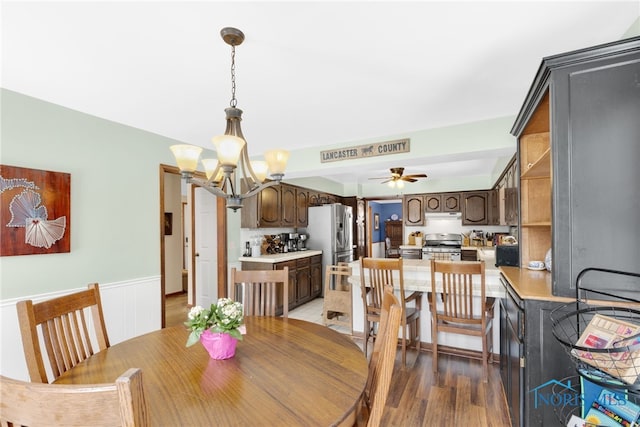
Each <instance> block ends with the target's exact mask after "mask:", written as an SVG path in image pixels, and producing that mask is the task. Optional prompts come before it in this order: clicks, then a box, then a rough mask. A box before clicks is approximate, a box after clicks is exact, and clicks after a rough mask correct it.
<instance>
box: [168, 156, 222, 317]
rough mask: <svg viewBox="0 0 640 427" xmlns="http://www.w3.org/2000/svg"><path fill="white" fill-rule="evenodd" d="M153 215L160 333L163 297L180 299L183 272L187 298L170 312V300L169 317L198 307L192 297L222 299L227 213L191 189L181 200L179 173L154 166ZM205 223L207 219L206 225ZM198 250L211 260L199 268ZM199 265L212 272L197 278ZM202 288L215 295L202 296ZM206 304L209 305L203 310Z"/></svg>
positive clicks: (216, 199)
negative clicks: (156, 203)
mask: <svg viewBox="0 0 640 427" xmlns="http://www.w3.org/2000/svg"><path fill="white" fill-rule="evenodd" d="M195 175H196V176H197V177H199V178H203V179H204V174H203V173H201V172H196V173H195ZM202 193H206V195H207V196H209V197H208V198H209V199H210V200H211V201H212V203H211V201H210V202H208V204H207V205H206V206H205V203H204V202H203V196H202ZM185 199H186V200H185ZM199 206H202V208H199ZM211 210H214V211H215V212H211ZM203 211H207V212H208V214H209V215H208V216H207V215H203V213H202V212H203ZM159 212H160V219H161V221H160V224H161V227H160V293H161V295H160V297H161V304H160V306H161V310H162V313H161V319H162V328H164V327H166V326H167V294H173V293H175V294H177V295H179V294H181V293H182V291H183V284H182V280H183V279H182V277H183V270H186V272H187V284H186V291H187V294H188V296H189V298H180V299H178V301H179V304H180V306H176V305H175V301H176V300H175V299H172V301H171V304H172V305H171V307H170V309H171V310H172V312H175V311H176V310H178V311H185V312H186V310H188V308H189V307H191V306H193V305H194V304H196V301H198V299H197V297H196V296H197V295H199V294H198V292H199V291H203V292H202V293H204V294H212V295H215V296H217V297H223V296H226V295H227V291H226V289H227V272H226V265H227V251H226V248H227V220H226V218H227V217H226V215H227V213H226V209H225V201H224V199H221V198H219V197H215V196H213V195H211V194H210V193H208V192H206V191H204V190H203V189H201V188H199V187H198V186H197V185H189V186H187V194H186V195H184V194H182V184H181V176H180V171H179V169H178V168H176V167H173V166H168V165H160V207H159ZM167 214H169V215H167ZM167 218H169V221H168V222H167ZM207 218H210V221H211V222H210V223H209V222H208V221H207ZM207 237H209V238H208V239H207ZM198 244H205V245H206V246H207V250H208V251H210V252H211V253H212V254H213V256H214V257H215V259H214V260H213V262H212V260H210V259H208V260H207V261H206V262H205V263H200V258H199V255H200V253H199V248H198ZM203 254H204V252H203ZM203 260H204V258H203ZM201 264H206V265H208V266H209V267H210V268H212V271H211V272H208V273H207V274H202V268H203V265H201ZM206 265H205V266H204V267H206ZM205 287H207V289H208V288H215V289H213V291H212V292H207V289H205ZM198 303H199V302H198ZM208 303H209V301H207V305H208ZM182 305H186V307H182Z"/></svg>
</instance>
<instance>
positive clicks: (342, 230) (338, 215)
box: [307, 203, 353, 294]
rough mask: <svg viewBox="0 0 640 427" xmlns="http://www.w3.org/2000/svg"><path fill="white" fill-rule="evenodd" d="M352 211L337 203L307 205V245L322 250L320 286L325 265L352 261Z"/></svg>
mask: <svg viewBox="0 0 640 427" xmlns="http://www.w3.org/2000/svg"><path fill="white" fill-rule="evenodd" d="M352 225H353V211H352V209H351V207H350V206H344V205H341V204H338V203H335V204H331V205H322V206H311V207H309V225H308V226H307V234H308V238H307V247H308V248H309V249H315V250H321V251H322V286H323V294H324V281H325V278H324V275H325V269H326V266H327V265H337V264H338V263H339V262H351V261H353V236H352V229H353V228H352Z"/></svg>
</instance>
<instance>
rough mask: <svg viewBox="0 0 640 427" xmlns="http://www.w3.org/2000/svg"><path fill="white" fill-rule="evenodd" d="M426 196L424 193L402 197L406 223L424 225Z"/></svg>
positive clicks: (403, 214)
mask: <svg viewBox="0 0 640 427" xmlns="http://www.w3.org/2000/svg"><path fill="white" fill-rule="evenodd" d="M424 213H425V206H424V196H423V195H422V194H412V195H405V196H403V197H402V216H403V218H404V225H424Z"/></svg>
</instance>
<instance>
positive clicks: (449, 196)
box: [441, 193, 461, 212]
mask: <svg viewBox="0 0 640 427" xmlns="http://www.w3.org/2000/svg"><path fill="white" fill-rule="evenodd" d="M441 196H442V212H460V210H461V207H460V193H442V194H441Z"/></svg>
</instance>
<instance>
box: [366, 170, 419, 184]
mask: <svg viewBox="0 0 640 427" xmlns="http://www.w3.org/2000/svg"><path fill="white" fill-rule="evenodd" d="M389 170H390V171H391V176H385V177H381V178H369V179H383V180H384V181H382V182H381V184H385V183H388V185H389V186H390V187H395V186H398V187H400V188H402V187H403V186H404V182H403V181H405V182H416V181H417V180H418V178H426V177H427V175H425V174H423V173H418V174H411V175H403V173H404V168H390V169H389Z"/></svg>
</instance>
